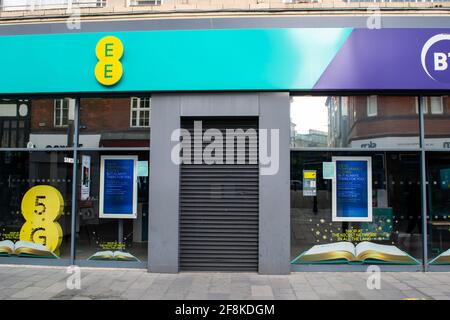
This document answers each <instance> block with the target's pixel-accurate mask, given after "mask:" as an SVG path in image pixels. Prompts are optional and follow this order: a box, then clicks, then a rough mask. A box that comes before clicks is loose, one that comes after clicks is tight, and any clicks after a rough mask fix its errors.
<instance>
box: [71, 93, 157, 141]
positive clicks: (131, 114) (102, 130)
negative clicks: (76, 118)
mask: <svg viewBox="0 0 450 320" xmlns="http://www.w3.org/2000/svg"><path fill="white" fill-rule="evenodd" d="M135 100H136V99H134V98H133V99H132V98H131V97H128V98H122V97H121V98H115V97H108V98H83V99H81V101H80V105H81V110H80V137H79V139H80V144H81V147H82V148H98V147H115V148H122V147H123V148H126V147H149V145H150V130H148V128H147V129H143V130H130V126H131V127H136V126H137V125H138V124H139V123H138V122H137V120H136V119H137V116H138V113H137V111H136V110H134V109H132V110H130V101H131V104H132V105H133V104H134V101H135Z"/></svg>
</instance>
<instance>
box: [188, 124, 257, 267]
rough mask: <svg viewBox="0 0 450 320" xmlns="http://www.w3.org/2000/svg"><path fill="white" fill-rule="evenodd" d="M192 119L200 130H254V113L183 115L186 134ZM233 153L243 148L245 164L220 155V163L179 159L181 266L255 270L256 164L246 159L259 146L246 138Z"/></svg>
mask: <svg viewBox="0 0 450 320" xmlns="http://www.w3.org/2000/svg"><path fill="white" fill-rule="evenodd" d="M194 120H195V121H198V120H201V121H202V126H203V132H205V131H206V130H207V129H209V128H215V129H219V130H220V131H221V132H222V133H223V135H224V137H225V131H226V129H243V130H244V131H246V130H247V129H249V128H252V129H254V130H255V131H256V132H257V131H258V119H257V118H220V119H215V118H202V119H197V118H196V119H192V118H182V123H181V127H182V128H184V129H188V130H189V131H190V132H191V136H193V126H194ZM256 139H257V135H256ZM192 140H193V139H192ZM224 141H225V138H224ZM235 142H236V141H235ZM191 143H192V145H193V141H191ZM206 144H209V142H208V143H203V146H205V145H206ZM192 150H193V148H192ZM235 150H236V144H235ZM243 152H245V153H243ZM238 154H245V164H234V165H231V164H226V163H225V156H224V164H212V165H208V164H204V163H202V164H182V165H181V172H180V176H181V183H180V186H181V190H180V261H179V263H180V270H183V271H188V270H190V271H195V270H205V271H257V270H258V211H259V193H258V188H259V183H258V181H259V166H258V163H256V164H249V161H248V160H249V156H250V155H253V156H255V157H256V159H257V158H258V147H257V145H256V148H253V149H250V148H249V146H248V139H246V148H245V150H239V151H238V152H235V157H234V158H235V161H236V160H237V156H238ZM224 155H225V152H224ZM193 157H194V152H192V155H191V159H192V160H193ZM192 163H193V161H192ZM235 163H236V162H235Z"/></svg>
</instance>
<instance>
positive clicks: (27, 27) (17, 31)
mask: <svg viewBox="0 0 450 320" xmlns="http://www.w3.org/2000/svg"><path fill="white" fill-rule="evenodd" d="M369 13H370V12H369ZM366 22H367V18H366V17H361V16H352V17H349V16H329V17H326V16H322V17H311V16H296V17H292V16H291V17H234V18H195V19H151V20H150V19H142V20H141V19H139V20H137V19H131V18H130V20H108V21H83V22H82V23H81V30H70V29H68V28H67V25H66V23H61V22H57V23H21V24H8V25H6V24H5V25H1V24H0V35H21V34H52V33H84V32H114V31H138V30H204V29H249V28H333V27H335V28H338V27H351V28H365V27H366ZM381 25H382V27H383V28H448V27H449V26H450V15H448V16H432V17H431V16H430V17H424V16H415V17H412V16H382V17H381Z"/></svg>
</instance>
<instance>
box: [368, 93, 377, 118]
mask: <svg viewBox="0 0 450 320" xmlns="http://www.w3.org/2000/svg"><path fill="white" fill-rule="evenodd" d="M377 114H378V96H369V97H367V116H368V117H375V116H376V115H377Z"/></svg>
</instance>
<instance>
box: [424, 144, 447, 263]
mask: <svg viewBox="0 0 450 320" xmlns="http://www.w3.org/2000/svg"><path fill="white" fill-rule="evenodd" d="M426 159H427V161H426V163H427V182H428V184H427V186H428V188H427V193H428V195H427V199H428V219H427V221H428V239H429V240H428V246H429V250H428V252H429V257H428V258H429V263H430V265H450V153H448V152H428V153H427V158H426Z"/></svg>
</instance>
